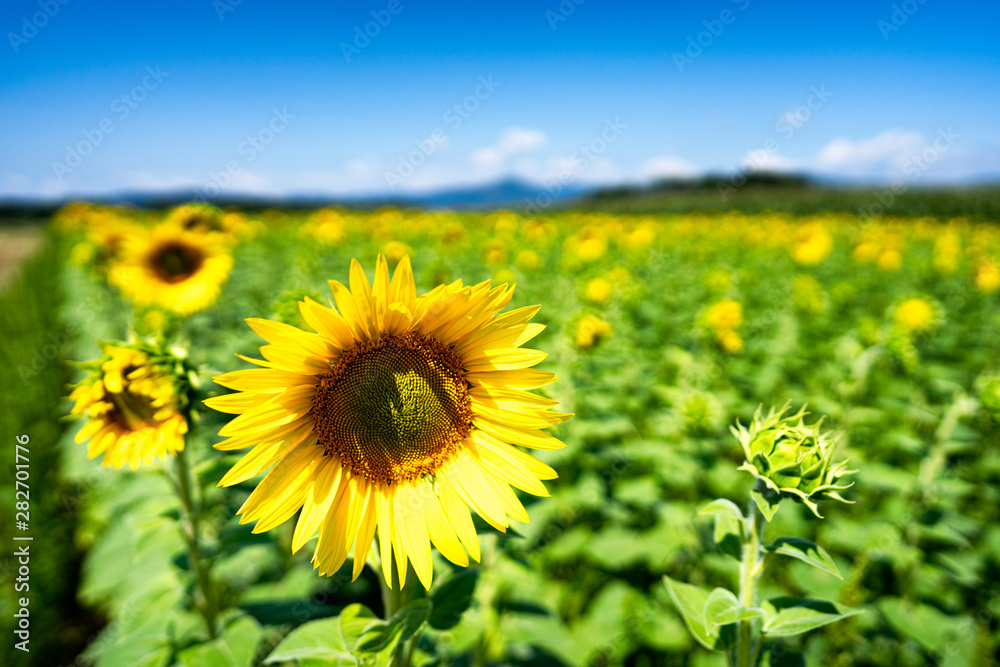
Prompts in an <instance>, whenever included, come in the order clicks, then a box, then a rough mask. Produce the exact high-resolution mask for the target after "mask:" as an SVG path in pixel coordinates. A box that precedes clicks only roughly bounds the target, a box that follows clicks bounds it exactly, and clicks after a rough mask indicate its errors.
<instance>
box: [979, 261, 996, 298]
mask: <svg viewBox="0 0 1000 667" xmlns="http://www.w3.org/2000/svg"><path fill="white" fill-rule="evenodd" d="M976 287H978V288H979V290H980V291H981V292H987V293H988V292H996V291H997V290H998V289H1000V267H998V266H997V264H996V263H995V262H992V261H990V260H986V259H984V260H982V261H981V262H980V263H979V267H978V268H977V269H976Z"/></svg>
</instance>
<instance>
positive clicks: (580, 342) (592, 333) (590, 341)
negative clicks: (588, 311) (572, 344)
mask: <svg viewBox="0 0 1000 667" xmlns="http://www.w3.org/2000/svg"><path fill="white" fill-rule="evenodd" d="M610 335H611V325H610V324H608V323H607V322H605V321H604V320H602V319H601V318H599V317H597V316H596V315H584V316H583V317H581V318H580V321H579V322H577V323H576V344H577V347H579V348H581V349H584V350H589V349H590V348H592V347H594V346H595V345H597V344H598V343H600V342H601V341H602V340H604V339H606V338H607V337H608V336H610Z"/></svg>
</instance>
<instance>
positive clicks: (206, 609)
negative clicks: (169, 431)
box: [175, 448, 218, 639]
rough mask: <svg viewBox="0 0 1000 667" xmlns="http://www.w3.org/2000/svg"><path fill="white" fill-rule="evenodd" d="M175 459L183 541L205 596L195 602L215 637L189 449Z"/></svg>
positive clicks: (211, 636)
mask: <svg viewBox="0 0 1000 667" xmlns="http://www.w3.org/2000/svg"><path fill="white" fill-rule="evenodd" d="M175 459H176V461H177V480H178V483H177V485H176V487H175V488H176V490H177V495H178V496H179V497H180V501H181V506H182V508H183V510H184V522H183V524H182V526H181V534H182V535H183V536H184V542H185V543H186V544H187V548H188V565H189V567H191V569H192V570H194V573H195V577H196V578H197V581H198V588H199V589H200V591H201V597H202V600H201V604H196V606H197V607H198V611H199V613H200V614H201V616H202V618H203V619H204V620H205V629H206V630H207V631H208V637H209V639H215V638H216V637H218V631H217V629H216V617H217V615H218V610H217V609H216V605H215V596H214V595H213V593H212V582H211V580H210V579H209V572H208V569H207V567H206V566H205V564H204V563H203V562H202V556H201V543H200V531H199V528H198V519H199V511H198V508H196V506H195V503H194V499H193V496H192V494H191V471H190V468H189V466H188V461H187V449H186V448H185V449H181V450H180V451H178V452H177V456H176V457H175Z"/></svg>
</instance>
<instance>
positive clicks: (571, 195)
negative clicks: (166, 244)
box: [0, 172, 1000, 224]
mask: <svg viewBox="0 0 1000 667" xmlns="http://www.w3.org/2000/svg"><path fill="white" fill-rule="evenodd" d="M998 180H1000V179H990V178H986V177H984V178H983V179H977V180H975V181H970V182H968V183H965V184H961V185H954V186H924V187H915V186H910V187H907V188H905V189H904V190H903V191H901V192H896V193H893V192H892V191H891V190H890V189H889V186H888V185H872V184H852V183H845V182H833V181H829V180H819V179H818V178H816V177H812V176H808V175H804V174H784V173H760V172H758V173H754V174H749V175H748V176H747V177H746V179H745V181H744V180H741V179H739V178H735V177H734V176H732V175H729V174H709V175H706V176H703V177H700V178H693V179H665V180H660V181H657V182H653V183H649V184H624V185H618V186H613V187H603V188H586V187H583V186H572V187H564V188H563V189H562V190H561V191H559V190H556V189H555V188H552V189H549V188H546V187H545V186H544V185H542V184H539V183H531V182H529V181H524V180H519V179H512V178H511V179H504V180H500V181H496V182H493V183H487V184H483V185H477V186H467V187H461V188H447V189H442V190H437V191H430V192H426V193H419V194H412V193H410V194H406V195H400V196H398V197H389V196H359V197H332V196H329V195H320V194H316V195H302V196H296V197H285V198H274V197H261V196H254V195H247V194H238V193H237V194H231V195H229V196H223V197H218V198H215V199H213V200H212V203H213V204H216V205H217V206H238V207H240V208H243V209H246V210H259V209H264V208H286V209H299V210H307V209H316V208H322V207H324V206H344V207H347V208H355V209H373V208H378V207H380V206H394V207H398V208H425V209H454V210H494V209H498V208H509V209H511V210H514V211H521V212H526V213H527V214H529V215H531V214H537V213H539V212H543V211H555V210H565V209H582V210H601V211H608V212H613V213H655V212H679V213H683V212H689V211H719V210H741V211H746V212H757V211H764V210H775V211H788V212H791V213H799V214H805V213H816V212H820V211H844V212H848V213H854V214H858V213H859V212H863V211H870V212H872V213H878V212H879V211H880V210H881V211H883V212H885V213H886V214H889V215H907V216H922V215H930V216H937V217H957V216H970V217H974V218H976V219H988V220H994V221H1000V185H998V184H997V182H998ZM194 198H195V193H194V192H193V191H176V192H167V193H163V192H158V193H150V192H121V193H118V194H116V195H114V196H107V197H97V198H93V199H91V201H95V202H101V203H107V204H128V205H133V206H139V207H141V208H152V209H159V208H167V207H170V206H177V205H179V204H183V203H186V202H189V201H192V199H194ZM66 201H69V200H48V201H39V200H30V199H9V200H7V201H2V200H0V219H3V220H4V221H5V222H7V223H8V224H9V223H11V222H14V223H16V222H17V221H18V220H21V221H24V222H31V221H33V220H37V219H39V218H43V217H46V216H48V215H49V214H51V213H52V211H54V210H56V209H57V208H59V207H60V206H62V205H63V204H65V203H66Z"/></svg>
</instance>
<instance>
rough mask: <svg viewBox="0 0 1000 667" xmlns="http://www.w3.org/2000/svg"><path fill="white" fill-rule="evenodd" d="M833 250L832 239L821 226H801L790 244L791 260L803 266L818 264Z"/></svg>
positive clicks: (814, 224)
mask: <svg viewBox="0 0 1000 667" xmlns="http://www.w3.org/2000/svg"><path fill="white" fill-rule="evenodd" d="M832 249H833V237H832V236H831V235H830V232H828V231H827V230H826V228H825V227H823V225H820V224H817V223H813V224H809V225H804V226H802V227H801V228H800V229H799V230H798V233H796V235H795V240H794V242H793V243H792V258H793V259H794V260H795V261H796V262H798V263H799V264H802V265H803V266H813V265H815V264H819V263H820V262H822V261H823V260H824V259H826V256H827V255H829V254H830V251H831V250H832Z"/></svg>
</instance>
